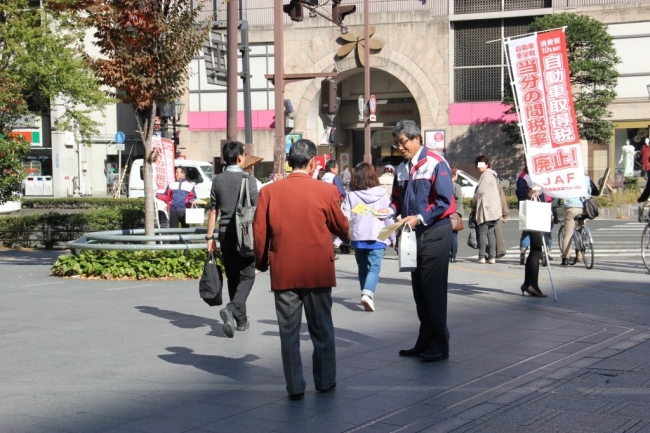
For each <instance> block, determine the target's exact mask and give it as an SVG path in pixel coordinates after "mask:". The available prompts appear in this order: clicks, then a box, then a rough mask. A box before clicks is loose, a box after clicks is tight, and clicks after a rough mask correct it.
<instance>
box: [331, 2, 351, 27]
mask: <svg viewBox="0 0 650 433" xmlns="http://www.w3.org/2000/svg"><path fill="white" fill-rule="evenodd" d="M356 10H357V7H356V6H355V5H347V6H341V0H332V21H334V24H341V23H342V22H343V19H344V18H345V17H346V16H348V15H350V14H352V13H354V12H355V11H356Z"/></svg>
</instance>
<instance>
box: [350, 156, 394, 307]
mask: <svg viewBox="0 0 650 433" xmlns="http://www.w3.org/2000/svg"><path fill="white" fill-rule="evenodd" d="M360 203H362V204H365V205H366V206H368V207H371V208H373V209H375V210H379V209H384V208H387V207H388V206H389V205H390V198H389V197H388V194H386V190H385V189H384V188H383V187H382V186H381V185H380V184H379V178H377V173H375V169H374V167H373V166H372V165H371V164H368V163H367V162H362V163H359V164H357V166H356V167H354V170H353V171H352V177H351V179H350V191H349V192H348V193H347V195H346V197H345V201H344V202H343V213H344V214H345V216H347V217H348V218H350V217H351V218H352V223H351V224H350V227H351V234H350V240H351V243H352V247H353V248H354V257H355V258H356V260H357V266H358V268H359V283H360V284H361V305H363V307H364V309H365V310H366V311H375V303H374V295H375V288H376V286H377V283H378V282H379V272H380V271H381V261H382V258H383V256H384V251H385V250H386V246H387V245H395V233H392V234H391V235H390V236H389V238H388V239H386V241H385V242H384V241H380V240H378V239H377V236H378V235H379V231H380V230H381V229H382V228H384V227H385V226H389V225H391V224H393V222H394V221H393V219H392V218H387V219H385V220H383V221H380V220H379V219H377V218H374V217H370V216H365V215H360V214H358V213H352V209H354V207H355V206H356V205H358V204H360Z"/></svg>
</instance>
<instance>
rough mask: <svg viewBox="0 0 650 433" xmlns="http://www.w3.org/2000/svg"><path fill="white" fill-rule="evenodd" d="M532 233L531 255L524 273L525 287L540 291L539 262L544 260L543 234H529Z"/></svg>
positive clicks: (527, 259)
mask: <svg viewBox="0 0 650 433" xmlns="http://www.w3.org/2000/svg"><path fill="white" fill-rule="evenodd" d="M528 233H530V254H528V257H527V258H526V268H525V271H524V272H525V273H524V286H526V287H528V286H533V287H534V288H535V289H537V290H538V291H541V290H539V285H538V279H539V261H540V260H541V258H542V254H543V253H542V247H543V246H544V243H543V241H542V236H543V234H542V233H541V232H528Z"/></svg>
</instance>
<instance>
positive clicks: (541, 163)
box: [532, 153, 553, 174]
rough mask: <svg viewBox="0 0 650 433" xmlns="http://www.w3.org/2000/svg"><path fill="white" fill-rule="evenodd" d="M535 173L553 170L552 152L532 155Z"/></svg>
mask: <svg viewBox="0 0 650 433" xmlns="http://www.w3.org/2000/svg"><path fill="white" fill-rule="evenodd" d="M532 160H533V173H535V174H542V173H550V172H551V171H553V161H551V154H550V153H542V154H539V155H536V156H533V157H532Z"/></svg>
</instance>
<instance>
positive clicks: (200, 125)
mask: <svg viewBox="0 0 650 433" xmlns="http://www.w3.org/2000/svg"><path fill="white" fill-rule="evenodd" d="M251 120H252V121H253V129H258V130H259V129H273V127H274V126H275V125H274V123H275V111H273V110H255V111H253V112H252V113H251ZM188 122H189V128H188V129H189V130H190V131H218V130H225V129H226V127H227V123H228V119H227V116H226V112H225V111H190V112H189V114H188ZM237 127H238V129H241V130H243V129H244V112H243V111H238V112H237Z"/></svg>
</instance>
